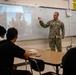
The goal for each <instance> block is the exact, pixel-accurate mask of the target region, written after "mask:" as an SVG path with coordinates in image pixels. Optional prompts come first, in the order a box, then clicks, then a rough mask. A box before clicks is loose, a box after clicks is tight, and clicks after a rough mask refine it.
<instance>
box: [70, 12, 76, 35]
mask: <svg viewBox="0 0 76 75" xmlns="http://www.w3.org/2000/svg"><path fill="white" fill-rule="evenodd" d="M70 33H71V35H72V36H76V11H72V17H71V25H70Z"/></svg>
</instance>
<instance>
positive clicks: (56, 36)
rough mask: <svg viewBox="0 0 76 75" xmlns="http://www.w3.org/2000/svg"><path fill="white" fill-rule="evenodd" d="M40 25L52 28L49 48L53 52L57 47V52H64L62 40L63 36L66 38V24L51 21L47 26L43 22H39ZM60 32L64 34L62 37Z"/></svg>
mask: <svg viewBox="0 0 76 75" xmlns="http://www.w3.org/2000/svg"><path fill="white" fill-rule="evenodd" d="M39 23H40V25H41V26H42V27H44V28H47V27H50V32H49V46H50V48H51V50H53V51H55V46H56V47H57V50H58V51H59V52H61V51H62V45H61V38H60V36H61V35H62V36H63V37H64V34H65V29H64V23H63V22H61V21H60V20H56V21H55V20H51V21H48V22H47V23H46V24H44V22H43V21H40V22H39ZM60 31H61V32H62V33H61V35H60Z"/></svg>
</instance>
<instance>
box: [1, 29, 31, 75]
mask: <svg viewBox="0 0 76 75" xmlns="http://www.w3.org/2000/svg"><path fill="white" fill-rule="evenodd" d="M17 37H18V31H17V30H16V29H15V28H9V29H8V31H7V34H6V38H7V40H5V42H4V40H3V43H2V41H1V43H2V45H1V46H0V75H31V73H30V72H29V71H24V70H13V62H14V57H18V58H26V57H27V58H28V57H29V56H30V53H28V52H27V51H25V50H23V49H22V48H20V47H19V46H17V45H15V44H14V43H15V41H16V40H17Z"/></svg>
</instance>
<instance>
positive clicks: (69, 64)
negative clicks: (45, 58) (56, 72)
mask: <svg viewBox="0 0 76 75" xmlns="http://www.w3.org/2000/svg"><path fill="white" fill-rule="evenodd" d="M62 65H63V75H76V48H71V49H69V51H68V52H67V53H66V54H65V55H64V56H63V58H62Z"/></svg>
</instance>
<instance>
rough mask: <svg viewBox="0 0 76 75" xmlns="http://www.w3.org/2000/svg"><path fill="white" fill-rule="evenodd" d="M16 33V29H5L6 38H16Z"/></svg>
mask: <svg viewBox="0 0 76 75" xmlns="http://www.w3.org/2000/svg"><path fill="white" fill-rule="evenodd" d="M17 35H18V31H17V29H15V28H9V29H8V30H7V34H6V37H7V40H13V39H14V38H17Z"/></svg>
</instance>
